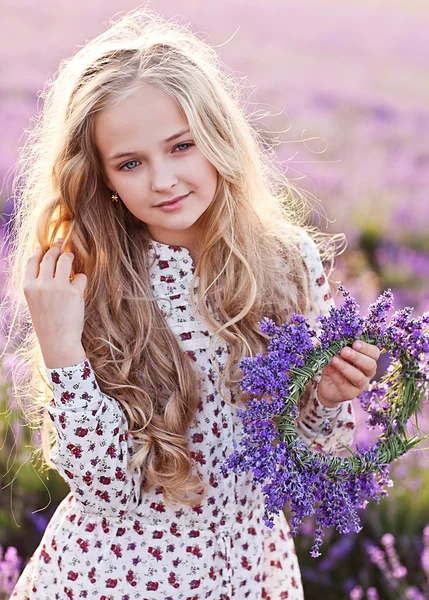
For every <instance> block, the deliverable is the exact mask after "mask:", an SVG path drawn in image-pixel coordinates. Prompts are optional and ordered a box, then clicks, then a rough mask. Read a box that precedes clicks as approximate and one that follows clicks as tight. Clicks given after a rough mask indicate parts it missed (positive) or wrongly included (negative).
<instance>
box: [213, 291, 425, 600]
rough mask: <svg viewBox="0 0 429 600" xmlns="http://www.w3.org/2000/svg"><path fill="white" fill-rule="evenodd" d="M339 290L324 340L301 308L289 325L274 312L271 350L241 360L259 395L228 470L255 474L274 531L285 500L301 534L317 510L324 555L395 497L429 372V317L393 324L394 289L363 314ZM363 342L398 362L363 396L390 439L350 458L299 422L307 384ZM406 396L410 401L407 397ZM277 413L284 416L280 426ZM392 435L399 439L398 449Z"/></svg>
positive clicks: (246, 385)
mask: <svg viewBox="0 0 429 600" xmlns="http://www.w3.org/2000/svg"><path fill="white" fill-rule="evenodd" d="M338 287H339V289H340V291H341V292H342V295H343V296H344V298H345V300H344V303H343V304H342V305H341V306H340V307H339V308H336V307H331V309H330V311H329V315H319V317H318V318H317V321H318V322H319V324H320V333H319V334H318V335H317V336H316V332H315V331H313V330H312V329H311V328H310V326H309V324H308V323H307V321H306V319H305V317H303V316H302V315H296V314H294V315H293V316H292V318H291V322H290V323H283V324H282V325H280V326H278V325H276V324H275V323H274V321H272V320H271V319H268V318H264V319H263V320H262V321H261V323H260V324H259V326H260V329H261V331H262V332H263V333H264V334H265V335H266V336H267V337H268V338H269V341H268V344H267V351H266V353H265V354H257V355H256V356H255V357H246V358H244V359H243V360H242V361H241V363H240V368H241V371H242V373H243V376H242V380H241V388H242V390H243V391H245V392H249V393H250V394H253V396H254V397H253V399H251V400H249V401H248V402H247V406H246V409H245V410H240V411H238V413H237V414H238V416H239V417H240V418H241V419H242V422H243V436H242V438H241V441H240V444H239V446H237V447H236V450H235V452H233V453H232V454H231V455H230V456H229V457H227V459H226V460H225V462H224V464H223V465H222V466H221V471H222V473H223V474H224V475H227V474H228V471H229V470H232V471H234V472H235V473H240V472H248V471H252V472H253V477H254V481H255V482H256V483H257V484H259V485H260V486H261V489H262V491H263V493H264V501H265V512H264V522H265V524H266V525H267V526H268V527H272V526H273V524H274V515H276V514H278V513H279V512H280V511H281V510H282V508H283V506H284V505H285V503H289V504H290V509H291V533H292V535H297V533H298V529H299V528H300V526H301V525H302V523H303V520H304V519H305V517H306V516H311V515H314V519H315V526H316V529H315V532H314V536H315V537H314V544H313V547H312V548H311V556H313V557H317V556H319V555H320V546H321V545H322V538H323V534H324V530H325V529H326V528H328V527H335V528H336V530H337V531H339V532H340V533H351V532H355V533H358V532H359V531H360V530H361V524H360V520H359V516H358V513H357V510H358V509H360V508H365V507H366V506H367V504H368V502H370V501H372V502H376V503H377V502H379V501H380V499H381V498H382V497H383V496H386V495H387V488H389V487H391V486H392V481H391V479H390V476H389V464H390V462H391V461H392V460H393V459H394V458H397V457H398V456H400V455H401V454H404V453H405V452H406V451H407V450H408V449H409V448H412V447H413V446H415V445H417V444H418V443H419V442H420V441H421V440H420V439H418V438H416V437H413V438H407V435H406V426H405V425H406V422H407V421H408V419H409V418H410V416H412V415H413V414H414V413H415V412H416V411H417V410H418V409H419V407H420V404H421V402H422V399H423V397H424V394H425V392H426V388H427V385H428V376H429V373H428V371H429V369H427V370H425V369H424V368H422V364H421V361H422V356H423V355H424V354H425V353H428V352H429V330H428V327H427V325H428V324H429V313H427V314H425V315H423V316H422V317H419V318H413V317H412V309H408V308H406V309H403V310H402V311H397V312H396V313H395V314H394V315H393V317H392V318H391V320H390V322H389V323H387V314H388V312H389V311H390V310H391V309H392V305H393V296H392V293H391V291H390V290H388V291H386V292H384V294H382V295H381V296H380V297H379V298H378V300H377V301H376V302H374V303H373V304H371V305H370V307H369V310H368V314H367V317H365V318H363V317H361V316H360V314H359V310H358V309H359V306H358V304H357V303H356V301H355V299H354V298H352V297H351V295H350V293H349V292H348V291H347V290H346V289H345V288H344V287H343V286H341V285H340V284H338ZM315 338H316V339H317V340H318V342H319V343H318V344H316V345H315V344H314V339H315ZM356 338H360V339H362V340H364V341H367V342H369V343H373V344H377V345H380V346H382V347H384V348H386V349H387V350H388V351H389V352H390V353H391V355H393V357H394V358H395V359H396V362H394V363H393V364H392V365H391V366H390V367H389V368H388V370H387V373H386V375H385V376H383V378H382V380H381V382H378V383H374V384H372V385H371V386H370V387H369V388H368V390H366V392H364V393H363V394H362V395H361V397H360V400H361V405H362V407H363V409H364V410H366V412H367V413H368V415H369V425H370V426H371V427H375V426H380V427H381V429H382V435H381V436H380V437H379V438H378V440H377V442H376V443H375V444H374V445H373V446H371V447H370V448H362V449H360V448H357V449H356V451H355V452H354V453H353V454H352V455H351V456H349V457H346V458H343V457H340V456H337V455H334V454H333V453H326V454H325V453H323V452H320V451H313V450H310V449H309V448H308V447H307V446H306V444H305V443H304V442H303V441H302V440H301V439H300V438H299V437H298V435H297V432H296V428H295V419H296V417H297V402H298V399H299V397H300V396H301V394H302V393H303V391H304V388H305V386H306V384H307V383H308V381H309V380H310V379H311V378H312V377H314V376H315V375H316V374H317V373H318V372H319V371H320V370H321V369H322V368H323V366H324V365H326V364H328V362H329V361H330V359H331V358H332V357H333V356H334V355H335V354H336V353H337V352H338V351H339V350H340V349H341V348H342V347H344V346H346V345H350V344H351V343H352V342H353V341H354V340H355V339H356ZM398 394H399V396H398ZM405 396H406V398H407V401H406V402H403V403H402V402H401V400H402V399H403V397H405ZM398 406H401V410H399V409H398ZM273 418H276V420H277V421H278V425H277V426H276V427H275V426H274V423H273ZM392 440H399V441H397V443H396V445H395V443H394V441H393V442H392ZM276 442H278V443H276ZM388 540H389V538H386V540H385V541H386V543H388ZM380 552H382V551H380ZM386 552H387V553H388V557H389V560H390V562H391V564H392V565H393V566H392V577H393V578H400V577H402V576H403V568H401V565H400V564H399V561H398V560H397V557H396V558H395V556H396V555H395V553H394V549H392V547H391V546H389V547H388V548H386ZM395 561H396V562H395ZM374 597H375V596H374Z"/></svg>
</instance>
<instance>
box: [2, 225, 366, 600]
mask: <svg viewBox="0 0 429 600" xmlns="http://www.w3.org/2000/svg"><path fill="white" fill-rule="evenodd" d="M298 240H299V244H300V248H301V251H302V255H303V258H304V260H305V262H306V265H307V267H308V270H309V273H310V278H311V294H312V299H311V300H312V302H311V305H312V308H311V313H310V314H309V315H308V317H309V319H310V321H312V322H313V323H314V318H315V316H316V315H317V314H318V313H325V314H326V313H327V311H328V309H329V306H330V305H331V304H332V299H331V295H330V293H329V286H328V284H327V281H326V278H325V275H324V273H323V267H322V263H321V261H320V256H319V253H318V250H317V248H316V246H315V244H314V242H313V241H312V240H311V239H310V237H309V236H308V235H307V234H306V233H303V232H301V233H300V234H299V236H298ZM149 251H150V254H151V256H152V257H153V258H154V260H155V262H154V264H153V266H152V267H151V272H150V276H151V285H152V289H153V292H154V295H155V297H156V298H157V302H158V304H159V306H160V309H161V310H162V312H163V314H164V316H165V319H166V321H167V323H168V325H169V326H170V327H171V328H172V330H173V331H174V332H175V333H176V335H177V336H178V339H179V341H180V344H181V346H182V347H183V351H184V352H185V353H187V355H188V356H189V358H190V360H193V361H196V363H197V366H198V367H199V372H200V386H201V387H200V389H201V400H200V404H199V406H198V409H197V411H196V414H195V416H194V419H193V422H192V423H191V425H190V427H189V431H188V440H189V448H190V452H191V457H192V462H193V469H194V471H195V473H198V474H199V475H200V476H201V477H202V478H203V479H204V481H205V482H206V484H207V486H208V494H207V497H206V498H205V499H204V500H203V501H202V502H201V504H199V505H198V506H196V507H193V508H192V507H188V506H185V505H183V504H179V503H177V504H176V505H168V504H166V503H165V502H164V501H163V497H162V494H161V490H160V489H159V488H155V489H154V490H152V491H151V492H147V493H146V492H142V491H141V488H140V483H139V482H140V480H141V477H140V471H139V470H136V471H134V472H130V471H129V470H128V469H127V464H128V461H129V457H130V455H132V454H133V452H134V447H133V440H132V436H131V435H129V433H128V430H127V420H126V418H125V414H124V412H123V410H122V408H121V405H120V403H119V402H118V401H117V400H115V398H112V397H110V396H108V395H106V394H104V393H103V392H102V391H101V389H100V387H99V385H98V383H97V380H96V377H95V372H94V370H93V368H92V366H91V363H90V360H89V359H88V358H86V359H85V360H84V361H83V362H81V363H79V364H76V365H72V366H69V367H64V368H57V369H46V372H47V375H48V378H49V380H50V381H51V382H52V389H53V398H52V400H51V401H50V402H49V403H48V404H47V412H48V414H49V417H50V418H51V420H52V422H53V425H54V428H55V436H56V442H55V444H54V446H53V448H52V449H51V460H52V462H53V463H54V464H55V466H56V468H57V469H58V471H59V473H60V474H61V476H62V477H63V478H64V480H65V481H66V482H67V484H68V486H69V487H70V492H69V494H68V495H67V496H66V497H65V498H64V500H63V501H62V502H61V503H60V504H59V506H58V508H57V510H56V512H55V513H54V515H53V516H52V518H51V520H50V522H49V523H48V526H47V528H46V530H45V533H44V535H43V538H42V540H41V542H40V544H39V546H38V548H37V549H36V550H35V552H34V554H33V556H32V557H31V558H30V560H29V562H28V563H27V565H26V567H25V569H24V571H23V572H22V574H21V576H20V578H19V580H18V582H17V584H16V586H15V588H14V591H13V593H12V596H11V598H13V599H19V600H54V599H55V600H64V599H73V600H77V599H81V598H88V599H93V600H203V599H206V598H210V599H212V600H230V599H232V598H236V599H237V600H242V599H248V600H261V599H265V600H281V599H284V598H287V599H288V600H302V599H303V590H302V583H301V576H300V571H299V566H298V561H297V557H296V553H295V548H294V543H293V539H292V538H291V537H289V535H288V532H289V526H288V523H287V521H286V519H285V517H284V515H283V513H281V514H280V515H279V517H276V520H275V525H274V527H273V528H272V529H270V528H268V527H266V526H265V524H264V522H263V512H264V502H263V495H262V493H261V490H260V489H259V486H256V485H255V484H253V483H252V476H251V474H250V473H243V474H240V475H235V474H234V473H232V472H231V473H229V474H228V475H227V476H223V475H222V474H221V472H220V466H221V464H222V463H223V461H224V459H225V458H226V457H227V456H228V455H229V454H230V453H231V452H233V451H234V442H238V441H239V440H240V435H241V431H242V425H241V421H240V419H239V418H238V417H237V414H236V413H237V409H238V408H242V407H243V405H242V404H241V403H240V401H239V399H238V393H237V391H236V393H234V389H230V391H229V393H230V396H229V398H228V399H229V401H228V402H225V401H224V400H223V399H222V397H221V395H220V394H219V392H218V391H217V382H218V374H217V371H216V368H215V365H214V364H213V361H214V360H216V361H217V363H218V368H219V367H221V368H222V367H224V366H225V365H226V359H227V355H228V347H227V344H226V343H225V342H223V341H222V340H220V341H219V338H217V339H218V341H219V343H216V345H215V348H216V352H215V358H213V359H211V358H210V357H209V352H208V350H209V342H210V338H211V336H212V335H213V333H212V332H211V331H209V330H208V329H207V327H206V325H205V324H203V323H202V322H201V321H200V320H199V319H198V318H197V317H196V316H195V315H194V314H193V312H192V310H191V304H190V285H191V280H192V276H193V273H194V269H195V265H194V264H193V262H192V258H191V256H190V254H189V251H188V250H187V249H186V248H184V247H180V246H170V245H168V244H161V243H159V242H157V241H155V240H152V242H151V245H150V250H149ZM195 285H196V287H197V288H198V279H197V280H196V282H195ZM170 303H171V304H170ZM317 383H318V378H315V379H314V380H313V386H312V391H311V399H310V401H311V410H310V411H309V413H308V414H307V416H306V417H305V419H303V420H302V421H300V422H297V425H296V427H297V431H298V433H299V435H300V436H301V438H302V439H303V440H304V441H305V442H306V443H308V444H310V443H312V442H314V443H315V444H316V445H317V446H318V447H319V448H321V449H324V450H327V449H334V450H336V449H340V448H341V446H342V445H343V444H347V445H349V444H350V443H351V442H352V438H353V429H354V424H355V420H354V414H353V410H352V405H351V403H350V402H343V403H341V404H340V406H339V407H337V408H325V407H324V406H322V405H321V404H320V403H319V401H318V399H317Z"/></svg>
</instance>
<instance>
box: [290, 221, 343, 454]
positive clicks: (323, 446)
mask: <svg viewBox="0 0 429 600" xmlns="http://www.w3.org/2000/svg"><path fill="white" fill-rule="evenodd" d="M298 239H299V245H300V249H301V253H302V256H303V258H304V260H305V263H306V265H307V268H308V272H309V276H310V293H311V298H310V311H309V313H308V314H307V318H308V320H309V322H310V324H311V326H312V327H313V328H314V329H315V330H316V331H317V329H318V326H317V323H316V321H315V319H316V317H317V315H319V314H327V313H328V312H329V308H330V307H331V306H332V305H333V304H334V302H333V300H332V296H331V293H330V289H329V284H328V281H327V279H326V276H325V273H324V270H323V265H322V261H321V258H320V254H319V251H318V249H317V246H316V244H315V243H314V242H313V240H312V239H311V238H310V236H309V235H308V234H307V233H305V232H304V231H300V232H299V237H298ZM319 381H320V375H317V376H316V377H315V378H314V379H313V380H312V381H311V384H310V385H309V393H310V397H309V400H308V402H309V407H308V409H307V410H306V412H305V415H304V416H303V418H302V419H301V420H298V421H297V424H296V427H297V431H298V434H299V436H300V437H301V439H302V440H303V441H304V442H305V443H306V444H307V445H309V446H310V445H313V447H315V448H318V449H320V450H323V451H329V450H332V451H334V452H335V451H339V450H341V449H342V448H343V447H344V446H350V445H351V443H352V441H353V436H354V429H355V415H354V411H353V405H352V402H351V401H347V402H341V404H339V406H338V407H335V408H327V407H325V406H323V404H321V403H320V402H319V400H318V396H317V387H318V384H319Z"/></svg>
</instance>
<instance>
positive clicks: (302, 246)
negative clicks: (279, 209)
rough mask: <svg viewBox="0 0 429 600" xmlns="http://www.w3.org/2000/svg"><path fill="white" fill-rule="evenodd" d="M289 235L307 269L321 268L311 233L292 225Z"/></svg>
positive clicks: (318, 253)
mask: <svg viewBox="0 0 429 600" xmlns="http://www.w3.org/2000/svg"><path fill="white" fill-rule="evenodd" d="M291 235H292V237H293V241H294V243H295V244H296V246H297V248H298V252H299V254H300V255H301V256H302V258H303V260H304V262H305V264H306V266H307V268H308V270H309V271H310V272H312V271H314V270H320V269H322V270H323V267H322V260H321V258H320V252H319V249H318V247H317V245H316V242H315V241H314V240H313V238H312V237H311V235H310V234H309V233H308V232H307V231H306V230H305V229H302V228H301V227H293V228H292V230H291Z"/></svg>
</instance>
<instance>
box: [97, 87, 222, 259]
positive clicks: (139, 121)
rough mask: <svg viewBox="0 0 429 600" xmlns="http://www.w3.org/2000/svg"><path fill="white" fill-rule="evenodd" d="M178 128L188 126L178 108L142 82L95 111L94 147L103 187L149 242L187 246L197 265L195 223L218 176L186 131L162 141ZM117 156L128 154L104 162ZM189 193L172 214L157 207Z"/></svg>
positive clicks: (208, 199)
mask: <svg viewBox="0 0 429 600" xmlns="http://www.w3.org/2000/svg"><path fill="white" fill-rule="evenodd" d="M183 130H189V124H188V121H187V119H186V117H185V116H184V114H183V113H182V111H181V109H180V107H179V106H178V104H177V103H176V102H175V101H174V100H173V99H172V98H170V97H169V96H168V95H167V94H165V93H164V92H161V91H159V90H157V89H155V88H153V87H151V86H149V85H146V84H143V85H142V86H141V87H140V88H139V89H138V91H137V92H136V93H134V94H133V96H131V97H130V98H127V99H126V100H124V101H122V102H120V103H119V104H116V105H115V106H112V107H109V108H107V109H105V110H103V111H102V113H100V115H99V116H98V118H97V121H96V123H95V143H96V146H97V149H98V151H99V154H100V157H101V161H102V164H103V169H104V173H105V183H106V185H107V186H108V187H109V188H110V189H111V190H115V191H116V192H117V193H118V195H119V197H120V199H121V201H122V202H123V203H124V204H125V206H126V207H127V208H128V210H129V211H130V212H131V213H132V214H133V215H134V216H135V217H137V218H138V219H140V220H141V221H143V222H144V223H146V224H147V227H148V229H149V231H150V234H151V237H152V239H154V240H156V241H158V242H161V243H163V244H172V245H177V246H183V247H185V248H187V249H188V250H189V252H190V254H191V256H192V258H193V260H194V262H196V260H197V257H198V234H199V230H200V225H199V219H200V217H201V215H202V214H203V213H204V212H205V211H206V210H207V208H208V207H209V206H210V204H211V202H212V201H213V197H214V194H215V191H216V186H217V175H218V174H217V170H216V169H215V167H214V166H213V165H212V164H211V163H210V162H209V161H208V160H207V159H206V158H205V156H204V155H203V154H202V153H201V151H200V150H199V148H197V146H196V145H195V141H194V139H193V137H192V134H191V132H189V133H184V134H183V135H181V136H180V137H178V138H177V139H175V140H173V141H171V142H167V143H166V142H165V140H166V139H168V138H169V137H170V136H171V135H173V134H175V133H178V132H179V131H183ZM190 144H191V145H190ZM119 152H127V153H128V154H127V156H125V157H123V158H118V159H116V160H113V161H112V160H109V159H110V158H111V156H112V155H114V154H116V153H119ZM188 192H191V194H190V196H189V197H188V198H187V199H186V200H185V203H184V205H183V206H182V207H181V208H179V209H176V210H175V211H173V212H165V211H162V210H160V209H159V208H157V207H156V205H157V204H159V203H160V202H163V201H165V200H171V199H173V198H174V197H176V196H180V195H183V194H187V193H188Z"/></svg>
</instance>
